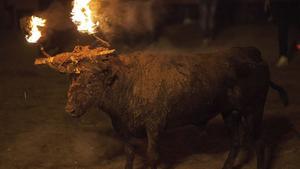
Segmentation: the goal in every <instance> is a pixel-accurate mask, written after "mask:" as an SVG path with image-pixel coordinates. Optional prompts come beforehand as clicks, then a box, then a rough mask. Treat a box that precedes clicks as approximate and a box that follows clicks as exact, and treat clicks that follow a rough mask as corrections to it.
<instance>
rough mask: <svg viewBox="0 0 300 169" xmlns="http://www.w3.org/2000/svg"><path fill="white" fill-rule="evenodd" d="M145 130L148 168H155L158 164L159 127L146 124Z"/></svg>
mask: <svg viewBox="0 0 300 169" xmlns="http://www.w3.org/2000/svg"><path fill="white" fill-rule="evenodd" d="M146 132H147V140H148V144H147V161H148V165H149V167H150V169H157V165H158V158H159V153H158V146H159V145H158V140H159V133H160V131H159V127H158V126H153V125H148V126H147V128H146Z"/></svg>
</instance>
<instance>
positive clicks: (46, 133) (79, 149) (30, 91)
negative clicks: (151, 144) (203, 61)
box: [0, 25, 300, 169]
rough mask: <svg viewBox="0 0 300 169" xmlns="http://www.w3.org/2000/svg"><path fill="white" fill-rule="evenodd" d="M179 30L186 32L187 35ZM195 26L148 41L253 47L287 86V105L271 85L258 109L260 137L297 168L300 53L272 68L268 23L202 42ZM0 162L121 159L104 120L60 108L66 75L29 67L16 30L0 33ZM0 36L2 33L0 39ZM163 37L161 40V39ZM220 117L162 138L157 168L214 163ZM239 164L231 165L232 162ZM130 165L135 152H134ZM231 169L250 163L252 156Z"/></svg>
mask: <svg viewBox="0 0 300 169" xmlns="http://www.w3.org/2000/svg"><path fill="white" fill-rule="evenodd" d="M185 32H191V33H190V34H186V33H185ZM193 32H195V29H194V28H191V27H185V28H179V27H171V28H167V29H166V37H164V38H162V39H161V40H160V42H159V43H158V44H156V45H154V46H156V47H158V48H159V49H162V50H166V49H167V50H170V48H171V47H176V48H180V49H181V50H186V51H187V52H195V51H197V52H198V51H213V50H218V49H221V48H227V47H231V46H256V47H258V48H260V49H261V51H262V54H263V57H264V58H265V59H266V60H267V61H268V62H269V63H270V66H271V72H272V79H273V80H274V81H275V82H277V83H279V84H281V85H282V86H283V87H285V88H286V89H287V91H288V92H289V95H290V106H289V107H288V108H284V107H283V106H282V104H281V103H280V100H279V98H278V96H277V94H276V93H275V92H273V91H270V93H269V95H268V101H267V104H266V108H265V114H266V115H265V120H264V122H265V136H266V138H267V140H268V145H269V148H270V151H271V152H272V161H271V168H272V169H299V168H300V133H299V131H300V86H299V84H300V76H299V75H298V74H299V72H300V67H299V64H300V59H299V58H297V57H296V58H295V59H294V60H293V61H292V62H291V64H290V65H289V67H287V68H284V69H277V68H276V67H275V66H274V64H275V62H276V56H277V42H276V29H275V27H274V26H272V25H247V26H235V27H231V28H227V29H226V30H223V31H222V32H221V33H220V34H219V35H218V37H217V39H216V40H215V41H214V42H212V43H211V44H210V45H203V44H202V41H201V39H200V37H199V36H195V34H193ZM0 34H1V35H2V39H1V40H0V44H1V47H0V78H1V84H0V150H1V151H0V168H1V169H119V168H122V167H123V165H124V162H125V161H124V160H125V157H124V153H123V147H122V144H121V143H120V142H119V141H118V140H117V138H116V136H115V134H114V132H113V130H112V128H111V124H110V120H109V119H108V118H107V117H106V116H105V115H104V114H103V113H99V112H96V111H91V112H89V113H88V114H87V115H86V116H84V117H83V118H81V119H71V118H70V117H69V116H68V114H66V113H65V112H64V105H65V103H66V91H67V88H68V84H69V82H68V77H66V76H65V75H63V74H59V73H57V72H55V71H52V70H50V69H48V68H45V67H35V66H33V60H34V58H35V57H36V56H37V47H35V46H30V45H27V44H26V43H25V42H24V40H23V36H22V35H21V34H20V33H15V32H3V31H2V32H0ZM3 37H5V38H3ZM167 37H168V38H167ZM228 145H229V143H228V136H227V134H226V130H225V128H224V125H223V123H222V121H221V120H220V118H219V117H218V118H216V119H215V120H213V121H212V122H211V123H209V125H208V126H207V131H206V133H205V134H201V133H200V132H199V131H198V130H197V129H196V128H193V127H187V128H183V129H178V130H175V131H172V132H168V133H166V134H165V135H164V137H163V138H162V143H161V147H162V149H161V154H162V155H161V156H162V157H161V159H162V160H161V165H160V168H162V169H214V168H216V169H217V168H221V167H222V164H223V162H224V160H225V157H226V155H227V153H228V149H229V146H228ZM237 165H238V164H237ZM135 166H136V168H141V166H142V158H140V157H137V160H136V164H135ZM238 166H239V167H238V168H243V169H254V168H256V167H255V166H256V164H255V158H254V157H252V158H250V161H249V162H248V163H246V164H243V165H241V166H240V165H238Z"/></svg>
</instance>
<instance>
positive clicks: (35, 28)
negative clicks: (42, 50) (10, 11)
mask: <svg viewBox="0 0 300 169" xmlns="http://www.w3.org/2000/svg"><path fill="white" fill-rule="evenodd" d="M45 25H46V20H45V19H42V18H39V17H36V16H32V17H31V21H30V35H26V40H27V41H28V42H29V43H36V42H37V41H38V40H39V39H40V38H41V37H42V33H41V31H40V30H39V27H45Z"/></svg>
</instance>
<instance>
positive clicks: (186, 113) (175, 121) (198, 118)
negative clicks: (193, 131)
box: [166, 105, 218, 129]
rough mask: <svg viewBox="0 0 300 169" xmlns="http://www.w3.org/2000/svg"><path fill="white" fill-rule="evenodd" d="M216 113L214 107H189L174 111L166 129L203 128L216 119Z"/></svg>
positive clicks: (169, 116) (167, 121)
mask: <svg viewBox="0 0 300 169" xmlns="http://www.w3.org/2000/svg"><path fill="white" fill-rule="evenodd" d="M217 114H218V112H216V110H215V108H214V107H213V106H201V105H199V106H194V107H193V106H187V107H185V108H181V109H173V110H172V111H170V112H169V114H168V116H167V120H166V129H172V128H178V127H183V126H186V125H196V126H200V127H202V126H203V125H206V123H207V122H208V121H209V120H210V119H212V118H214V117H215V116H216V115H217Z"/></svg>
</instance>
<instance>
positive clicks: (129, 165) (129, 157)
mask: <svg viewBox="0 0 300 169" xmlns="http://www.w3.org/2000/svg"><path fill="white" fill-rule="evenodd" d="M125 153H126V164H125V169H133V161H134V156H135V154H134V147H133V146H132V145H131V144H129V143H126V144H125Z"/></svg>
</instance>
